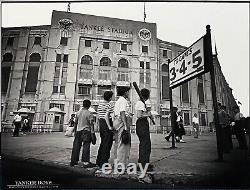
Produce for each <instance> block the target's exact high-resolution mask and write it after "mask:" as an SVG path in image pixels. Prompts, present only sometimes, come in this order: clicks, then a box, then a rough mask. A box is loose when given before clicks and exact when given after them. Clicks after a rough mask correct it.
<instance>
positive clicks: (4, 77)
mask: <svg viewBox="0 0 250 190" xmlns="http://www.w3.org/2000/svg"><path fill="white" fill-rule="evenodd" d="M10 71H11V67H2V68H1V88H2V89H1V91H2V92H4V93H6V92H7V90H8V84H9V78H10Z"/></svg>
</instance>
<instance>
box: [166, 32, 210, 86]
mask: <svg viewBox="0 0 250 190" xmlns="http://www.w3.org/2000/svg"><path fill="white" fill-rule="evenodd" d="M204 72H205V64H204V36H203V37H202V38H200V39H199V40H197V41H196V42H195V43H194V44H193V45H192V46H190V47H189V48H188V49H187V50H185V51H184V52H183V53H181V54H180V55H178V56H177V57H176V58H174V59H173V60H172V61H171V62H170V63H169V80H170V83H169V84H170V85H169V86H170V88H173V87H176V86H177V85H178V84H180V83H183V82H185V81H187V80H191V79H192V78H194V77H196V76H197V75H199V74H201V73H204Z"/></svg>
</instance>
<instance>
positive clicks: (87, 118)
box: [75, 109, 94, 131]
mask: <svg viewBox="0 0 250 190" xmlns="http://www.w3.org/2000/svg"><path fill="white" fill-rule="evenodd" d="M92 120H94V116H93V114H92V113H91V112H90V111H89V110H86V109H81V110H79V111H78V112H77V114H76V120H75V122H76V123H77V128H76V131H81V130H86V131H91V125H90V124H91V121H92Z"/></svg>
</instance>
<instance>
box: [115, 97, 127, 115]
mask: <svg viewBox="0 0 250 190" xmlns="http://www.w3.org/2000/svg"><path fill="white" fill-rule="evenodd" d="M128 108H129V105H128V101H127V100H126V99H125V98H124V97H123V96H121V97H120V98H119V99H118V100H117V101H116V102H115V107H114V115H115V116H120V113H121V112H122V111H125V114H126V115H128Z"/></svg>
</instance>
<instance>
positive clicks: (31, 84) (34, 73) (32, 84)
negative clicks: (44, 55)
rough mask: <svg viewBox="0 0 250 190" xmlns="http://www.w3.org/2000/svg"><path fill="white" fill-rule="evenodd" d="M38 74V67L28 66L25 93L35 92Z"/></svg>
mask: <svg viewBox="0 0 250 190" xmlns="http://www.w3.org/2000/svg"><path fill="white" fill-rule="evenodd" d="M38 72H39V67H31V66H29V69H28V76H27V82H26V87H25V92H36V85H37V81H38Z"/></svg>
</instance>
